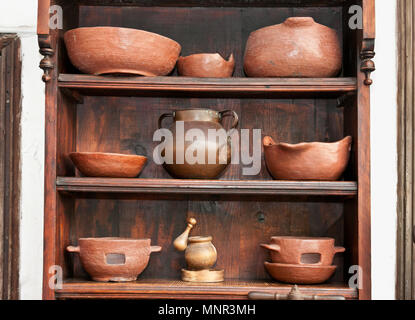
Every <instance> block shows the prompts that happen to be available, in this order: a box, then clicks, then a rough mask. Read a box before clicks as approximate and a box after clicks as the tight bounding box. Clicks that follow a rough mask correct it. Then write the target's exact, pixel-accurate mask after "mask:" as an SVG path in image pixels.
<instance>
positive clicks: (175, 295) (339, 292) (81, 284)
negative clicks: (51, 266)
mask: <svg viewBox="0 0 415 320" xmlns="http://www.w3.org/2000/svg"><path fill="white" fill-rule="evenodd" d="M292 287H293V285H290V284H281V283H276V282H267V281H249V280H225V282H223V283H215V284H200V283H189V282H183V281H179V280H163V279H145V280H138V281H134V282H126V283H101V282H92V281H85V280H77V279H73V280H68V281H66V282H65V283H64V284H63V288H62V289H57V290H56V291H55V292H56V296H57V298H58V299H109V298H111V299H188V300H192V299H195V300H196V299H230V300H231V299H240V300H244V299H248V293H249V292H252V291H260V292H267V293H279V294H288V293H289V292H290V291H291V289H292ZM299 289H300V291H301V293H303V294H306V295H323V296H324V295H326V296H327V295H331V296H333V295H334V296H344V297H345V298H346V299H357V298H358V293H357V290H356V289H351V288H349V287H347V286H346V285H345V284H322V285H313V286H309V285H307V286H299Z"/></svg>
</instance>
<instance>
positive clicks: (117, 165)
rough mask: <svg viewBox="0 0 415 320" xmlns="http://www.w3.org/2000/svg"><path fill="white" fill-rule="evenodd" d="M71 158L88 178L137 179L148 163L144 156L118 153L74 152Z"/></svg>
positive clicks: (70, 155)
mask: <svg viewBox="0 0 415 320" xmlns="http://www.w3.org/2000/svg"><path fill="white" fill-rule="evenodd" d="M69 157H70V158H71V160H72V162H73V163H74V164H75V166H76V167H77V168H78V169H79V171H81V173H82V174H83V175H84V176H86V177H102V178H135V177H137V176H138V175H139V174H140V173H141V171H142V170H143V168H144V166H145V164H146V162H147V158H146V157H143V156H137V155H128V154H118V153H101V152H72V153H70V154H69Z"/></svg>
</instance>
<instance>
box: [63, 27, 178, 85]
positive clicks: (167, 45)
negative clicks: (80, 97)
mask: <svg viewBox="0 0 415 320" xmlns="http://www.w3.org/2000/svg"><path fill="white" fill-rule="evenodd" d="M64 39H65V44H66V48H67V51H68V55H69V58H70V60H71V62H72V64H73V65H74V66H75V67H76V68H78V69H79V70H80V71H82V72H83V73H88V74H93V75H102V74H133V75H142V76H148V77H154V76H165V75H168V74H169V73H170V72H171V71H172V70H173V69H174V67H175V65H176V61H177V59H178V58H179V54H180V51H181V46H180V44H178V43H177V42H176V41H173V40H171V39H169V38H166V37H163V36H161V35H158V34H156V33H152V32H147V31H143V30H136V29H129V28H115V27H93V28H77V29H73V30H70V31H68V32H66V33H65V36H64Z"/></svg>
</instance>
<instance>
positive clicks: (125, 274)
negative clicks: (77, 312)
mask: <svg viewBox="0 0 415 320" xmlns="http://www.w3.org/2000/svg"><path fill="white" fill-rule="evenodd" d="M161 249H162V248H161V247H159V246H151V240H150V239H124V238H82V239H79V246H77V247H74V246H68V247H67V248H66V250H67V251H68V252H72V253H79V255H80V259H81V263H82V266H83V268H84V269H85V271H86V272H87V273H88V274H89V275H90V276H91V278H92V279H93V280H94V281H101V282H109V281H113V282H125V281H135V280H137V278H138V276H139V275H140V274H141V273H142V272H143V271H144V269H145V268H146V267H147V265H148V262H149V259H150V254H151V253H153V252H160V251H161Z"/></svg>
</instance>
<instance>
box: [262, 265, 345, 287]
mask: <svg viewBox="0 0 415 320" xmlns="http://www.w3.org/2000/svg"><path fill="white" fill-rule="evenodd" d="M336 268H337V267H336V266H303V265H294V264H281V263H269V262H265V269H266V270H267V271H268V273H269V274H270V275H271V277H272V278H274V279H275V280H277V281H280V282H285V283H292V284H319V283H324V282H326V281H327V280H328V279H330V278H331V276H332V275H333V273H334V271H336Z"/></svg>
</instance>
